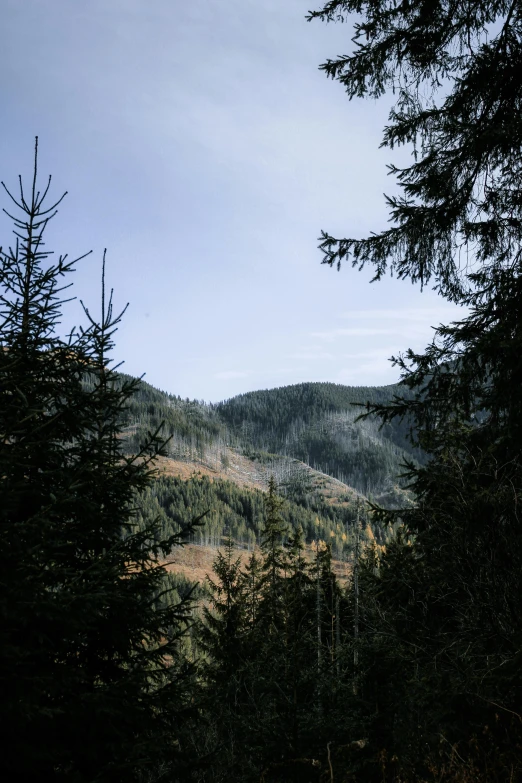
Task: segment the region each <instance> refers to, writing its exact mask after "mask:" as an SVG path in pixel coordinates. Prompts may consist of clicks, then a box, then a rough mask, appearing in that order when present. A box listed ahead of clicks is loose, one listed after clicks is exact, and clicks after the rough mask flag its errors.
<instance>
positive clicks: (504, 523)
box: [309, 0, 522, 781]
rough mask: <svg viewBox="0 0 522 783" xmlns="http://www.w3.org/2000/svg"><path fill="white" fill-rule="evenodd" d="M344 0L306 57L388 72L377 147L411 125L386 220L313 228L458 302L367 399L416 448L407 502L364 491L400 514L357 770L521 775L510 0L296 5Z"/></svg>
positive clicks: (520, 468)
mask: <svg viewBox="0 0 522 783" xmlns="http://www.w3.org/2000/svg"><path fill="white" fill-rule="evenodd" d="M352 12H357V13H358V14H359V15H360V16H359V18H358V19H357V20H356V21H355V38H354V42H355V44H356V47H355V50H354V52H353V53H352V54H350V55H347V56H345V57H342V58H338V59H337V60H335V61H330V60H329V61H328V62H327V63H326V64H325V65H324V66H322V67H323V69H324V70H325V71H326V73H327V74H328V75H330V76H331V77H332V78H336V79H338V80H339V81H340V82H341V83H342V84H343V85H344V86H345V88H346V90H347V93H348V95H349V97H350V98H353V97H356V96H359V97H364V96H369V97H379V96H380V95H382V94H383V93H384V92H385V90H386V89H388V88H392V89H393V91H394V92H395V93H396V94H397V95H398V102H397V104H396V106H395V108H394V109H393V110H392V111H391V113H390V124H389V125H388V126H387V127H386V129H385V132H384V139H383V146H388V147H390V148H393V147H394V146H395V145H396V144H397V145H399V144H404V143H411V144H413V147H414V162H413V163H412V165H411V166H408V167H406V168H403V169H398V168H396V167H394V166H391V167H390V171H391V173H394V174H396V175H397V177H398V180H399V184H400V186H401V187H402V188H403V190H404V195H403V196H402V197H397V198H389V199H388V204H389V206H390V211H391V218H392V222H393V223H394V225H393V226H392V227H391V228H389V229H388V230H386V231H383V232H381V233H378V234H374V235H372V236H371V237H368V238H363V239H343V240H337V239H334V238H333V237H331V236H328V235H327V234H324V233H323V237H322V239H323V241H322V245H321V247H322V249H323V250H324V253H325V255H324V262H325V263H328V264H334V263H336V264H337V266H338V267H339V266H340V264H341V263H342V262H343V260H344V259H348V258H351V260H352V262H353V264H354V265H358V266H362V265H364V264H365V263H371V264H373V265H374V267H375V279H379V278H380V277H382V275H383V274H384V273H385V271H386V270H387V269H391V270H394V271H395V272H396V273H397V274H398V276H399V277H402V278H410V280H412V281H413V282H417V281H418V282H420V283H421V285H423V284H425V283H427V282H428V281H429V280H430V279H431V280H433V281H434V283H435V286H436V288H437V289H438V290H439V291H440V292H441V293H442V294H443V295H444V296H445V297H447V298H449V299H451V300H453V301H455V302H457V303H459V304H463V305H466V306H467V307H468V308H469V316H467V317H466V318H464V319H463V320H462V321H460V322H458V323H454V324H452V325H450V326H445V327H442V326H441V327H439V329H438V330H436V333H435V337H434V340H433V343H432V344H431V345H430V346H428V348H427V350H426V351H425V352H424V354H415V353H413V352H412V351H409V352H407V353H406V355H405V356H399V357H398V358H397V359H395V360H394V361H395V362H396V364H398V365H399V366H400V367H401V369H402V373H403V375H402V380H403V383H404V384H405V385H406V386H407V387H408V388H409V389H410V390H411V391H413V396H410V397H409V398H404V396H401V395H398V396H397V398H396V400H395V401H394V402H393V403H392V404H391V405H389V404H384V405H381V404H372V403H371V402H370V404H369V405H368V412H369V413H371V414H378V415H380V416H381V417H382V420H383V422H384V423H387V422H391V421H393V420H395V421H397V420H399V419H401V418H402V419H404V418H405V417H408V418H409V421H410V423H411V425H412V429H413V431H414V432H415V433H416V434H415V438H416V439H417V442H418V444H419V445H420V446H422V448H423V449H424V450H425V452H427V454H428V462H427V464H426V465H425V467H422V468H419V467H418V466H415V465H410V466H409V474H408V478H409V481H410V482H411V486H412V488H413V490H414V492H415V494H416V496H417V499H418V502H417V504H416V506H415V507H414V508H411V509H404V510H403V511H402V512H397V513H390V512H385V511H382V510H381V511H379V510H378V509H377V508H375V511H376V512H377V514H379V515H380V516H381V518H382V519H383V520H384V521H389V522H402V523H403V525H404V528H403V531H404V532H403V534H402V535H401V536H399V537H398V538H397V540H396V542H395V543H394V544H393V545H390V546H389V547H388V549H387V552H386V554H385V556H384V557H383V558H382V561H381V564H380V567H379V568H378V569H377V571H376V573H374V574H373V575H372V574H370V573H369V572H368V573H367V577H368V584H367V586H366V589H365V593H364V595H363V596H362V603H363V605H364V612H365V616H366V623H365V624H364V623H363V627H364V629H365V638H364V644H363V649H365V650H366V652H367V658H366V664H365V665H366V667H367V669H366V672H365V676H364V684H363V694H366V696H367V697H370V696H371V698H374V697H375V695H376V693H377V691H379V694H380V696H379V699H378V701H379V713H378V714H376V713H374V714H373V716H372V726H373V729H372V732H373V735H372V743H373V751H372V752H373V759H374V762H375V766H374V773H371V774H374V775H375V779H377V775H379V779H380V780H382V779H385V780H386V779H388V780H396V779H398V778H400V779H407V780H419V779H422V780H426V779H429V780H432V779H436V780H444V781H449V780H474V781H482V780H483V781H486V780H487V781H489V780H498V781H500V780H502V781H504V780H505V781H507V780H510V781H514V780H519V779H521V777H522V767H521V763H520V758H522V756H521V747H522V735H521V730H520V726H521V718H520V716H521V714H522V709H521V705H522V702H521V693H522V691H521V682H520V650H521V649H522V616H521V613H520V602H519V601H518V600H517V599H515V596H518V595H519V594H520V588H521V583H520V574H521V565H522V559H521V558H522V538H521V536H522V532H521V528H520V522H519V518H518V511H517V506H518V498H519V496H520V490H521V487H522V454H521V450H520V443H521V441H520V421H521V419H520V415H519V414H520V404H521V394H520V388H521V387H520V379H521V359H520V356H521V353H520V341H521V337H520V315H519V314H520V305H521V296H520V292H521V290H522V289H521V280H522V266H521V262H522V254H521V252H520V245H521V239H522V200H521V198H520V194H521V193H522V176H521V175H522V169H521V167H520V150H521V147H522V123H521V121H520V116H521V114H520V107H521V102H522V81H521V79H520V68H519V63H520V58H521V53H522V12H521V7H520V3H518V2H488V1H487V0H480V2H478V3H475V4H473V5H469V4H468V5H466V4H464V5H455V4H449V3H446V2H443V1H442V0H437V1H436V2H434V3H429V4H427V3H425V2H423V0H413V2H409V3H399V4H397V3H392V2H388V0H382V1H381V0H379V2H377V3H366V2H364V3H362V4H361V3H356V2H352V0H331V2H328V3H327V4H326V5H325V6H324V7H323V9H322V10H320V11H316V12H313V13H311V14H310V15H309V19H312V18H321V19H323V20H326V21H333V20H335V19H338V20H341V21H346V20H348V18H349V14H350V13H352ZM464 258H466V259H467V260H466V263H465V265H464V264H463V263H462V259H464ZM368 707H369V705H368ZM368 714H369V712H368V713H367V715H368ZM441 743H442V744H441ZM378 757H379V758H380V759H381V762H382V763H380V767H381V768H379V763H378ZM386 759H387V761H386ZM392 759H393V763H392V761H391V760H392ZM368 774H370V773H368Z"/></svg>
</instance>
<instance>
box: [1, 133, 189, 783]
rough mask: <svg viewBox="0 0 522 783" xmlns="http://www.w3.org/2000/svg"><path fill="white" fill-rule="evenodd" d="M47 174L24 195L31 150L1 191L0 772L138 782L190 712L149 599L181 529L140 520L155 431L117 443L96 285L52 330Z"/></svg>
mask: <svg viewBox="0 0 522 783" xmlns="http://www.w3.org/2000/svg"><path fill="white" fill-rule="evenodd" d="M2 184H3V183H2ZM49 185H50V178H49V183H48V185H47V187H46V188H45V190H44V192H43V194H40V192H39V191H38V190H37V145H36V147H35V160H34V176H33V181H32V186H31V188H30V191H29V197H27V194H26V192H25V191H24V189H23V184H22V180H21V179H20V195H19V198H15V197H14V196H12V195H11V193H10V192H9V191H7V193H8V195H9V197H10V198H11V200H12V201H13V202H14V204H15V206H16V209H17V210H19V213H18V216H17V215H15V216H12V217H13V220H14V223H15V234H16V244H15V247H14V248H13V249H10V250H9V251H8V252H2V254H1V264H2V277H1V283H2V292H1V297H0V301H1V318H2V321H1V323H0V343H1V350H0V377H1V384H0V403H1V404H0V428H1V432H2V437H1V440H0V476H1V481H0V515H1V530H2V537H1V547H0V565H1V570H2V580H1V585H0V611H1V618H2V622H1V630H0V634H1V641H2V644H1V653H0V655H1V659H0V676H1V690H2V707H1V713H2V723H3V725H4V726H5V727H6V728H5V733H4V749H3V752H2V755H1V759H0V769H1V772H2V779H4V780H8V781H10V780H22V779H23V780H35V779H42V780H49V781H53V780H56V781H59V780H74V781H75V782H76V781H77V782H78V783H81V781H86V782H87V781H89V783H91V782H92V781H94V780H97V781H98V780H99V781H116V780H118V781H119V780H121V779H122V777H125V779H127V780H141V779H142V775H143V774H145V772H146V771H147V770H148V772H150V773H152V771H153V770H154V769H158V768H159V767H161V766H162V765H163V766H164V767H165V765H166V767H168V769H169V770H170V774H171V775H173V776H175V775H176V774H178V772H179V769H180V767H179V766H178V767H176V764H178V763H180V764H181V765H183V764H184V763H185V761H186V760H185V759H183V753H184V749H185V747H186V746H185V745H184V744H183V739H184V737H183V733H182V732H181V731H180V720H181V716H182V715H184V714H186V717H187V729H188V725H189V719H190V708H189V703H190V698H189V694H187V692H186V691H187V688H188V687H189V685H190V680H191V675H190V672H187V673H186V675H185V674H184V671H185V669H186V666H185V663H184V662H183V659H182V657H180V647H181V646H180V638H181V637H182V635H183V633H184V627H185V625H186V623H187V619H188V617H187V613H188V604H187V603H186V602H182V603H181V604H178V605H172V604H170V603H167V604H166V605H165V604H164V605H163V608H161V609H159V608H157V602H158V599H159V597H160V595H161V593H162V591H163V590H164V589H167V585H165V583H164V576H165V569H164V567H163V565H162V561H163V560H164V559H165V558H166V556H168V554H169V552H170V551H171V549H172V548H173V547H174V546H176V545H177V544H179V543H180V542H181V539H182V537H183V533H184V531H183V530H181V529H180V530H179V531H177V532H176V533H175V534H173V535H170V536H169V537H168V538H162V537H161V535H160V534H159V530H158V525H157V523H156V520H154V519H151V520H149V521H148V523H147V524H146V525H144V526H142V527H141V528H140V527H139V526H138V525H137V513H138V509H139V494H140V492H141V491H143V489H144V488H145V487H146V486H147V485H148V484H149V483H150V481H151V478H152V476H153V459H154V456H155V454H157V453H161V452H162V444H161V442H160V441H159V439H158V437H157V436H156V435H155V434H152V435H151V437H150V438H149V439H148V442H147V443H145V444H144V445H143V448H142V450H141V451H140V453H139V454H137V455H134V456H124V455H123V453H122V450H121V434H122V424H121V420H122V414H123V412H124V410H125V406H126V405H127V403H128V401H129V398H130V397H131V396H132V394H133V393H134V392H135V390H136V388H137V385H138V383H139V382H137V381H129V382H127V381H125V382H122V381H121V379H120V378H119V376H118V374H117V372H116V371H115V370H114V369H111V368H110V362H111V360H110V358H109V353H110V351H111V349H112V347H113V343H112V337H113V334H114V331H115V329H116V327H117V324H118V323H119V320H120V317H121V315H114V313H113V310H112V294H111V296H110V297H109V299H108V300H106V298H105V291H104V285H102V292H103V293H102V313H101V319H100V320H99V321H98V320H97V319H96V318H94V317H91V315H90V313H89V311H88V310H86V311H85V312H86V314H87V317H88V324H87V326H86V327H85V329H74V330H72V332H71V334H70V335H69V337H68V338H66V339H65V338H62V337H60V335H59V330H58V327H59V323H60V316H61V311H62V306H63V302H64V300H63V293H62V292H63V291H64V290H65V289H66V288H67V287H68V285H67V284H66V283H63V284H62V282H61V281H62V280H63V279H64V278H67V276H68V275H69V274H70V273H71V272H72V271H73V267H74V263H75V262H70V261H67V259H66V257H62V256H61V257H60V258H59V260H58V261H57V262H56V263H54V264H52V263H49V261H48V259H49V255H50V253H49V251H44V250H43V235H44V231H45V229H46V226H47V224H48V222H49V220H50V219H51V218H52V217H54V215H55V214H56V207H57V205H58V204H59V203H60V201H61V199H60V200H59V201H58V202H56V203H55V204H54V205H53V206H51V207H48V208H46V206H45V199H46V197H47V194H48V190H49ZM4 187H5V186H4ZM6 190H7V189H6ZM62 198H63V197H62ZM77 260H80V259H77ZM188 527H189V529H190V527H191V526H190V525H189V526H188ZM176 769H178V772H176ZM179 774H181V773H179Z"/></svg>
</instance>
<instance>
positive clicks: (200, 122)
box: [0, 0, 461, 401]
mask: <svg viewBox="0 0 522 783" xmlns="http://www.w3.org/2000/svg"><path fill="white" fill-rule="evenodd" d="M319 5H320V4H319V2H317V3H313V0H190V2H188V3H186V2H181V0H74V1H71V0H23V2H20V0H4V2H3V7H2V27H3V36H2V39H3V43H2V69H1V70H0V89H1V98H2V112H3V118H2V120H3V121H2V130H1V133H0V153H1V154H0V179H2V180H3V181H4V182H5V183H6V184H7V185H8V187H12V188H13V189H15V188H16V182H17V176H18V174H19V173H21V174H22V175H25V176H29V175H30V172H31V164H32V147H33V140H34V136H35V135H38V136H39V139H40V155H39V161H40V165H39V168H40V172H41V174H42V177H43V178H46V177H47V175H48V174H49V173H50V174H52V175H53V185H54V194H55V195H57V196H58V195H61V193H62V192H63V191H64V190H67V191H68V196H67V197H66V199H65V201H64V202H63V204H62V206H61V207H60V211H59V214H58V216H57V217H56V218H55V219H54V221H53V224H52V225H51V226H50V227H49V230H48V239H47V244H48V248H49V249H51V248H52V249H53V250H55V252H56V253H57V254H58V253H68V254H69V256H70V257H75V256H78V255H81V254H83V253H84V252H86V251H87V250H90V249H92V250H93V253H92V255H91V256H89V257H88V258H87V259H85V261H83V262H81V264H79V265H78V271H77V273H76V275H75V278H74V280H75V285H74V289H73V292H74V293H75V294H76V295H77V296H78V297H79V298H81V299H83V300H84V301H85V302H86V303H87V304H88V305H89V306H91V308H92V309H93V310H94V311H95V310H96V308H97V306H98V300H99V285H100V272H101V259H102V254H103V248H105V247H106V248H107V262H108V268H107V279H108V282H109V285H110V286H113V287H114V289H115V303H116V306H118V305H120V306H123V305H125V303H126V302H130V306H129V310H128V311H127V314H126V315H125V318H124V321H123V323H122V325H121V328H120V330H119V332H118V334H117V346H116V351H115V354H114V357H115V359H117V360H118V361H120V360H124V362H125V364H124V367H123V369H125V370H126V371H127V372H129V373H131V374H134V375H141V374H142V373H145V379H146V380H147V381H149V382H150V383H152V384H154V385H155V386H158V387H159V388H161V389H164V390H166V391H169V392H171V393H174V394H179V395H181V396H182V397H190V398H197V399H204V400H207V401H218V400H221V399H226V398H228V397H231V396H233V395H235V394H238V393H241V392H244V391H249V390H253V389H260V388H271V387H274V386H283V385H287V384H292V383H300V382H302V381H333V382H336V383H346V384H349V385H377V384H385V383H393V382H394V381H396V380H397V377H398V375H397V370H396V369H395V368H393V367H392V366H391V365H390V363H389V361H388V357H390V356H391V355H392V354H396V353H398V352H400V351H404V350H405V349H406V348H408V347H411V348H414V349H416V350H420V349H422V348H423V347H424V346H425V344H426V343H427V342H428V341H429V340H430V339H431V335H432V328H431V327H432V326H436V325H438V324H439V323H441V322H443V323H445V322H448V321H450V320H452V319H454V318H458V317H459V315H460V314H461V313H460V311H459V310H458V309H457V308H456V307H454V306H452V305H449V304H448V303H447V302H445V301H444V300H442V299H441V298H440V297H438V296H437V295H436V294H435V293H434V292H433V291H431V290H425V291H424V292H422V293H421V292H420V290H419V288H418V287H414V286H412V285H411V284H410V283H409V282H404V281H397V280H395V279H392V278H388V279H386V280H383V281H381V282H379V283H374V284H371V285H370V284H369V280H370V279H371V277H372V270H371V269H370V268H368V269H366V270H364V271H363V272H358V271H357V270H356V269H352V268H351V267H349V266H345V267H344V268H343V269H342V270H341V272H340V273H337V271H335V270H333V269H330V268H329V267H327V266H324V265H321V263H320V262H321V253H320V251H319V250H317V244H318V241H317V238H318V236H319V234H320V231H321V229H325V230H327V231H329V232H330V233H332V234H334V235H337V236H354V237H356V236H357V237H358V236H360V237H362V236H365V235H367V234H368V233H369V232H370V231H372V230H373V231H378V230H381V229H382V228H384V227H385V226H386V224H387V219H388V216H387V213H386V208H385V203H384V197H383V193H384V192H386V193H389V194H391V193H393V192H396V186H395V184H394V182H393V180H391V179H390V177H388V176H387V170H386V163H389V162H392V161H393V162H394V163H396V164H397V165H400V164H401V163H404V162H405V161H407V160H408V152H407V151H405V150H399V151H397V152H390V151H389V150H379V149H378V147H379V144H380V141H381V136H382V128H383V126H384V124H385V122H386V120H387V115H388V111H389V107H390V105H391V104H390V102H389V100H388V99H387V98H384V99H381V101H379V102H374V101H351V102H350V101H348V99H347V97H346V96H345V94H344V92H343V89H342V86H341V85H340V84H338V83H337V82H333V81H331V80H328V79H327V78H326V77H325V75H324V74H323V73H322V72H321V71H319V70H318V66H319V64H320V63H322V62H324V61H325V60H326V59H327V58H328V57H331V58H333V57H335V56H336V55H338V54H343V53H347V52H348V51H349V50H350V47H351V42H350V39H351V37H352V35H353V33H352V32H351V27H350V25H347V24H344V25H341V24H329V25H325V24H322V23H320V22H317V21H316V22H312V23H308V22H306V20H305V15H306V13H307V11H308V10H309V8H317V7H319ZM42 182H43V179H42ZM2 206H7V203H6V202H5V200H4V202H3V203H2ZM10 230H11V229H10V224H9V221H8V220H7V219H6V218H5V216H4V217H3V218H2V219H0V232H1V233H0V242H1V244H3V245H4V246H5V245H7V244H8V243H9V242H10ZM80 320H81V308H80V305H79V303H78V302H76V303H71V304H70V305H68V306H67V308H66V313H65V324H69V322H71V323H72V322H78V321H80Z"/></svg>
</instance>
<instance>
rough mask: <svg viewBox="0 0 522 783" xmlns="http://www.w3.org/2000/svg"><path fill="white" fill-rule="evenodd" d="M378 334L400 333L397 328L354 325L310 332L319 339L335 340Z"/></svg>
mask: <svg viewBox="0 0 522 783" xmlns="http://www.w3.org/2000/svg"><path fill="white" fill-rule="evenodd" d="M378 334H402V331H401V330H400V329H399V330H398V329H373V328H365V327H354V328H353V329H329V330H328V331H326V332H311V336H312V337H316V338H317V339H319V340H328V341H331V340H335V339H336V338H337V337H372V336H374V335H378Z"/></svg>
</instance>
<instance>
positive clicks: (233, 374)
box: [214, 370, 250, 381]
mask: <svg viewBox="0 0 522 783" xmlns="http://www.w3.org/2000/svg"><path fill="white" fill-rule="evenodd" d="M249 375H250V373H248V372H245V371H244V370H222V371H221V372H217V373H215V374H214V378H216V379H217V380H218V381H230V380H233V379H235V378H248V376H249Z"/></svg>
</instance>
